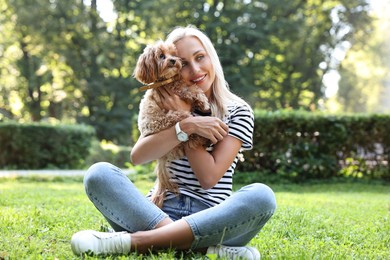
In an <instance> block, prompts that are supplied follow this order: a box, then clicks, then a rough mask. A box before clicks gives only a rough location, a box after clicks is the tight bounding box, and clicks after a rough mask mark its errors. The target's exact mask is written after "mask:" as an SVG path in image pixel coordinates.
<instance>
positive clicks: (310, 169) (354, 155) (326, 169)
mask: <svg viewBox="0 0 390 260" xmlns="http://www.w3.org/2000/svg"><path fill="white" fill-rule="evenodd" d="M388 129H390V115H339V116H334V115H324V114H317V113H309V112H297V111H291V112H264V111H261V112H260V111H258V112H256V113H255V131H254V149H253V150H252V151H248V152H246V153H245V163H241V164H239V165H238V170H242V171H257V172H263V173H269V174H278V175H282V176H285V177H288V178H290V179H295V180H300V181H302V180H305V179H321V178H331V177H337V176H340V175H344V176H353V177H367V178H381V179H390V171H389V167H388V162H389V155H390V137H389V134H388Z"/></svg>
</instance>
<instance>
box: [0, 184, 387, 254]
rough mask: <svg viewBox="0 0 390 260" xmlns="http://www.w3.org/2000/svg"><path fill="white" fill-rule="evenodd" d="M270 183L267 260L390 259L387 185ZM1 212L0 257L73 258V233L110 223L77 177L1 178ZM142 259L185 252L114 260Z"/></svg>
mask: <svg viewBox="0 0 390 260" xmlns="http://www.w3.org/2000/svg"><path fill="white" fill-rule="evenodd" d="M135 182H136V185H137V186H138V187H140V189H141V190H142V192H143V193H145V194H146V192H147V191H148V190H149V189H150V187H152V185H153V183H152V182H151V181H150V180H148V179H146V178H139V179H138V180H135ZM271 187H272V188H273V189H274V190H275V193H276V197H277V202H278V209H277V211H276V213H275V215H274V217H273V218H272V219H271V220H270V222H269V223H268V224H267V225H265V227H264V228H263V230H262V231H261V232H260V233H259V234H258V235H257V236H256V238H255V239H253V240H252V241H251V243H250V244H251V245H253V246H256V247H257V248H258V249H259V251H260V252H261V255H262V259H386V258H387V257H388V256H389V255H390V250H389V247H388V245H389V244H390V222H389V221H390V218H389V217H390V197H389V195H390V191H389V189H388V186H385V185H375V184H359V183H355V184H337V183H335V184H316V185H314V184H312V185H303V186H300V185H293V184H289V185H271ZM0 210H1V214H0V223H1V225H0V233H1V237H0V259H7V258H10V259H26V258H30V259H36V258H38V259H42V258H48V259H55V258H57V259H72V258H73V259H74V258H76V257H75V256H73V254H72V252H71V249H70V237H71V236H72V234H73V233H75V232H77V231H79V230H82V229H95V230H99V229H100V226H102V225H107V222H106V221H105V219H104V218H103V217H102V216H101V215H100V214H99V213H98V211H97V210H96V209H95V207H94V206H93V205H92V203H90V202H89V200H88V198H87V196H86V195H85V192H84V188H83V185H82V181H81V180H80V179H57V180H56V181H53V180H51V181H48V180H47V179H46V180H45V179H43V180H42V179H41V180H39V181H38V179H34V178H30V179H29V178H23V179H9V180H7V179H1V180H0ZM15 245H17V246H15ZM142 257H144V258H146V259H168V258H171V259H172V258H179V259H180V258H187V257H188V256H185V255H184V256H183V255H179V257H178V255H177V254H175V253H174V252H162V253H161V254H155V255H149V256H136V255H134V254H133V255H131V256H128V257H125V256H123V257H118V258H116V259H143V258H142ZM199 257H200V256H199V255H196V256H195V257H194V256H191V257H190V258H199ZM200 258H202V257H200ZM76 259H77V258H76ZM109 259H113V258H109Z"/></svg>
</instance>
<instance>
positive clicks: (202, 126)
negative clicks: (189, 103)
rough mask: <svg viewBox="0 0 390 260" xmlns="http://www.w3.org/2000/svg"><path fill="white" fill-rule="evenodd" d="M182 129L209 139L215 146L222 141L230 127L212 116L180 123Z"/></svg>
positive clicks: (197, 117)
mask: <svg viewBox="0 0 390 260" xmlns="http://www.w3.org/2000/svg"><path fill="white" fill-rule="evenodd" d="M180 128H181V129H182V130H183V131H184V132H185V133H187V134H188V135H190V134H197V135H200V136H203V137H205V138H207V139H209V140H210V141H211V142H212V143H213V144H216V143H218V142H219V141H221V140H222V139H223V138H224V137H225V136H226V135H227V134H228V131H229V127H228V126H227V125H226V124H225V123H224V122H222V120H221V119H219V118H217V117H211V116H196V117H189V118H186V119H184V120H182V121H181V122H180Z"/></svg>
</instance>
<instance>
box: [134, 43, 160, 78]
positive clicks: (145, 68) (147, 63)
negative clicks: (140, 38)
mask: <svg viewBox="0 0 390 260" xmlns="http://www.w3.org/2000/svg"><path fill="white" fill-rule="evenodd" d="M155 59H156V57H155V48H154V47H153V46H147V47H146V48H145V50H144V52H143V53H142V54H141V56H140V57H139V58H138V61H137V65H136V66H135V70H134V73H133V76H134V78H136V79H137V80H138V81H139V82H141V83H143V84H149V83H152V82H154V81H156V80H157V73H158V68H157V62H156V60H155Z"/></svg>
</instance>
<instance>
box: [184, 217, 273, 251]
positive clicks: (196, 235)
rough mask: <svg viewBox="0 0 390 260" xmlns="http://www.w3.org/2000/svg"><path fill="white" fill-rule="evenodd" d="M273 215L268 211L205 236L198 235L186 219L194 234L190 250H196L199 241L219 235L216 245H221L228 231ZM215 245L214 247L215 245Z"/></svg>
mask: <svg viewBox="0 0 390 260" xmlns="http://www.w3.org/2000/svg"><path fill="white" fill-rule="evenodd" d="M273 213H274V211H268V212H265V213H263V214H261V215H258V216H254V217H251V218H249V219H247V220H245V221H242V222H240V223H236V224H234V225H230V226H228V227H224V228H223V229H222V230H218V231H217V232H213V233H210V234H206V235H199V232H198V229H197V227H196V224H195V223H193V222H192V221H188V220H187V219H186V221H187V223H188V224H189V225H190V227H191V229H192V232H193V234H194V241H193V243H192V245H191V249H195V248H197V246H198V244H199V242H200V240H201V239H203V238H204V239H207V238H209V237H212V236H216V235H219V234H221V236H220V238H219V239H220V241H219V242H218V243H217V244H223V241H221V240H222V239H223V238H224V234H225V233H226V232H229V231H232V230H234V229H237V228H240V227H241V226H243V225H247V224H248V223H250V222H252V223H255V222H256V221H259V220H261V219H263V218H264V217H268V218H269V217H271V216H272V215H273ZM189 220H191V219H189ZM264 224H265V223H264ZM217 244H215V245H217Z"/></svg>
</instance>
